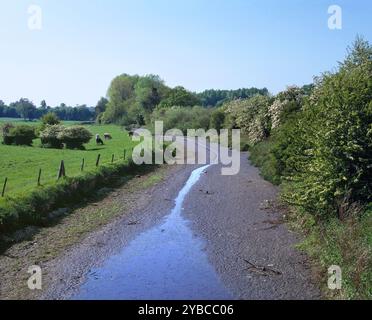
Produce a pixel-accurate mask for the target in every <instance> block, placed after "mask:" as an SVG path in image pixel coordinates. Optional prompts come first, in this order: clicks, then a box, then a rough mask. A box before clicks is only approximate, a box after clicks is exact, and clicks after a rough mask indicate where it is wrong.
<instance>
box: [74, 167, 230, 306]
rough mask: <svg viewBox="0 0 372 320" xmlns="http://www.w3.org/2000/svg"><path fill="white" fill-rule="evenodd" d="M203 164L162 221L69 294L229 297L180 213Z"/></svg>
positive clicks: (93, 296) (90, 296) (87, 296)
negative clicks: (74, 291)
mask: <svg viewBox="0 0 372 320" xmlns="http://www.w3.org/2000/svg"><path fill="white" fill-rule="evenodd" d="M207 167H208V166H204V167H202V168H199V169H197V170H195V171H193V173H192V174H191V176H190V178H189V180H188V181H187V183H186V184H185V186H184V187H183V189H182V190H181V191H180V193H179V194H178V197H177V199H176V200H175V207H174V209H173V210H172V212H171V214H170V215H169V216H168V217H167V218H166V221H165V222H164V223H163V224H162V225H160V226H157V227H154V228H153V229H150V230H148V231H146V232H144V233H142V234H141V235H139V236H138V237H137V238H136V239H134V240H133V241H132V242H131V243H130V244H129V245H128V246H127V247H125V248H124V249H123V250H122V252H121V253H119V254H118V255H115V256H112V257H110V258H109V259H108V260H107V261H106V262H105V263H104V264H103V266H102V267H100V268H97V269H94V270H92V271H91V272H90V274H89V275H88V279H87V281H86V283H85V284H83V285H82V287H81V288H80V292H79V293H78V294H77V295H76V296H75V297H74V299H128V300H132V299H139V300H146V299H147V300H153V299H162V300H165V299H181V300H182V299H231V298H232V297H231V296H230V294H229V293H228V292H227V290H226V289H225V288H224V286H223V285H222V284H221V282H220V280H219V279H218V276H217V274H216V272H215V271H214V269H213V267H212V266H211V265H210V264H209V262H208V259H207V256H206V254H205V252H203V242H202V241H201V239H198V238H195V237H194V236H193V233H192V231H191V230H190V229H189V227H188V225H187V221H186V220H185V219H184V218H183V217H182V216H181V211H182V205H183V202H184V199H185V196H186V195H187V194H188V192H189V191H190V189H191V188H192V186H193V185H194V184H195V183H196V182H197V181H198V180H199V178H200V175H201V174H202V172H203V171H204V170H205V169H206V168H207Z"/></svg>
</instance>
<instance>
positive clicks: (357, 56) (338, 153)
mask: <svg viewBox="0 0 372 320" xmlns="http://www.w3.org/2000/svg"><path fill="white" fill-rule="evenodd" d="M357 48H358V50H357ZM368 52H369V53H368ZM371 52H372V48H371V46H370V45H369V44H368V43H366V42H362V43H361V40H358V41H357V43H356V45H355V47H354V50H353V51H351V52H350V54H349V57H348V58H347V59H346V61H345V63H343V64H341V65H340V68H339V70H338V71H337V72H336V73H327V74H324V75H323V76H322V77H321V78H319V79H318V81H317V83H316V88H315V90H314V93H313V95H312V97H311V99H310V101H309V104H308V105H307V106H306V109H305V110H304V116H303V117H302V119H300V120H299V121H298V122H297V126H294V127H293V129H294V130H293V131H292V132H290V131H289V132H290V134H291V135H292V136H296V137H298V138H297V139H300V140H299V141H298V143H295V146H301V147H300V148H296V147H295V146H293V145H291V146H289V148H291V149H294V148H296V150H292V151H289V150H290V149H287V150H286V152H287V153H289V154H292V159H296V157H294V156H293V154H295V155H296V154H297V155H300V156H301V157H302V158H301V157H297V160H302V161H298V162H297V166H298V170H296V172H295V173H294V174H293V176H291V179H292V181H294V182H295V187H294V188H293V190H292V191H291V192H290V193H289V194H288V197H287V198H288V199H289V200H290V201H293V203H295V204H298V205H300V206H302V207H304V208H305V209H306V210H307V211H309V212H312V213H314V214H325V213H328V212H337V213H338V216H339V217H340V218H343V216H344V213H345V212H346V211H347V208H348V207H350V206H351V205H353V204H354V203H357V202H359V203H367V202H368V201H370V200H371V194H372V130H371V123H372V102H371V101H372V81H371V75H372V54H371ZM349 61H354V62H355V63H349ZM295 141H296V140H295Z"/></svg>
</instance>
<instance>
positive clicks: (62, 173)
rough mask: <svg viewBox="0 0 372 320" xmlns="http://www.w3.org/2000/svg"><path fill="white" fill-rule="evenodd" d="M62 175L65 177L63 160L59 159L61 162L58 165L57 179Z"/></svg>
mask: <svg viewBox="0 0 372 320" xmlns="http://www.w3.org/2000/svg"><path fill="white" fill-rule="evenodd" d="M62 177H66V170H65V162H64V161H63V160H61V164H60V165H59V170H58V177H57V180H59V179H61V178H62Z"/></svg>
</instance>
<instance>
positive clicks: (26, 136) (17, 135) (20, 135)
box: [5, 125, 36, 146]
mask: <svg viewBox="0 0 372 320" xmlns="http://www.w3.org/2000/svg"><path fill="white" fill-rule="evenodd" d="M6 137H7V138H5V140H7V139H9V141H8V142H11V144H13V143H14V144H16V145H24V146H31V145H32V141H33V140H34V139H35V138H36V134H35V128H34V127H31V126H27V125H20V126H16V127H14V128H12V129H10V130H9V133H8V134H7V136H6Z"/></svg>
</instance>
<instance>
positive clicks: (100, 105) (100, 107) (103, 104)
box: [95, 97, 109, 117]
mask: <svg viewBox="0 0 372 320" xmlns="http://www.w3.org/2000/svg"><path fill="white" fill-rule="evenodd" d="M108 102H109V101H108V100H107V99H106V98H104V97H102V98H101V99H99V101H98V102H97V105H96V107H95V114H96V117H98V116H99V115H100V114H101V113H104V112H105V111H106V108H107V104H108Z"/></svg>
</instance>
